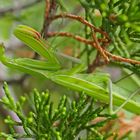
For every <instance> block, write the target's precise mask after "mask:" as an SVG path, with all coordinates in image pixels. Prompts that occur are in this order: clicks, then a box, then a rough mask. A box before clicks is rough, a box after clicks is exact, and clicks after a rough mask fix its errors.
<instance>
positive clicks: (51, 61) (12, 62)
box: [0, 25, 140, 114]
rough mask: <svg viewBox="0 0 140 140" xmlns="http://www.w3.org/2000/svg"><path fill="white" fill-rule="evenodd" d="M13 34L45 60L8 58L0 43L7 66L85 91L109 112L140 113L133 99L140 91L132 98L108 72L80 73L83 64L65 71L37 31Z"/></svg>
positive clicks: (1, 57) (22, 28)
mask: <svg viewBox="0 0 140 140" xmlns="http://www.w3.org/2000/svg"><path fill="white" fill-rule="evenodd" d="M14 35H15V36H16V37H17V38H18V39H20V40H21V41H22V42H23V43H24V44H26V45H27V46H29V47H30V48H31V49H33V50H34V51H35V52H36V53H38V54H39V55H40V56H41V57H43V58H44V59H45V60H35V59H30V58H8V57H7V56H5V48H4V45H3V44H1V45H0V61H1V62H2V63H3V64H4V65H6V66H7V67H9V68H13V69H17V70H19V71H22V72H25V73H28V74H31V75H35V76H37V75H38V76H41V77H45V78H47V79H50V80H52V81H53V82H55V83H57V84H59V85H62V86H64V87H67V88H69V89H72V90H75V91H79V92H84V93H86V94H87V95H89V96H92V97H94V98H95V99H97V100H99V101H101V102H103V103H107V104H109V110H110V113H116V112H117V111H118V110H120V109H121V108H124V109H126V110H128V111H130V112H133V113H136V114H140V103H138V102H136V101H134V100H132V97H133V96H134V95H135V94H136V93H138V92H140V90H138V91H136V92H134V93H132V94H130V95H129V94H128V93H127V92H126V91H124V90H123V89H121V88H119V87H116V86H115V85H114V84H111V80H110V76H109V75H108V74H106V73H101V72H97V73H93V74H84V73H81V72H82V71H83V70H84V69H85V66H84V65H83V64H77V65H76V66H75V67H73V68H71V69H63V68H62V65H61V63H60V62H59V59H58V58H57V55H56V52H55V51H54V50H53V49H52V48H51V47H49V46H48V45H47V44H46V43H45V41H44V40H43V38H42V37H41V35H40V34H39V33H38V32H37V31H36V30H34V29H32V28H30V27H28V26H25V25H19V26H17V27H16V29H15V30H14ZM108 85H109V88H108ZM124 93H125V95H124ZM113 104H114V105H116V106H118V109H117V110H116V111H113Z"/></svg>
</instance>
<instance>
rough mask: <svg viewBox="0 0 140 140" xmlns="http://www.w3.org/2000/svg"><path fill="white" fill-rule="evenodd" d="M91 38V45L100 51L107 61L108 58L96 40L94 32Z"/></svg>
mask: <svg viewBox="0 0 140 140" xmlns="http://www.w3.org/2000/svg"><path fill="white" fill-rule="evenodd" d="M92 38H93V40H94V41H95V42H93V43H92V46H94V47H95V48H96V49H97V50H98V51H99V52H100V54H101V55H102V56H103V57H104V59H105V62H107V63H108V62H109V58H108V56H107V55H106V54H105V53H104V49H103V48H102V47H101V46H100V43H99V42H98V40H97V37H96V34H95V33H93V34H92Z"/></svg>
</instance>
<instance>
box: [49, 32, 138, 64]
mask: <svg viewBox="0 0 140 140" xmlns="http://www.w3.org/2000/svg"><path fill="white" fill-rule="evenodd" d="M47 36H48V37H53V36H64V37H72V38H73V39H76V40H77V41H79V42H83V43H85V44H88V45H91V46H92V47H94V48H96V49H97V50H100V51H99V52H100V53H101V54H104V55H105V56H104V57H106V60H107V61H109V58H108V57H111V58H112V59H113V60H116V61H121V62H127V63H131V64H140V61H137V60H133V59H128V58H123V57H121V56H116V55H113V54H111V53H110V52H108V51H106V50H105V49H103V48H102V47H101V46H100V44H99V43H100V42H102V43H104V42H105V43H106V42H107V41H106V39H103V40H102V39H97V38H96V36H95V35H94V36H93V38H94V41H93V40H87V39H85V38H84V37H80V36H77V35H76V36H75V35H73V34H71V33H67V32H48V33H47ZM107 43H108V42H107Z"/></svg>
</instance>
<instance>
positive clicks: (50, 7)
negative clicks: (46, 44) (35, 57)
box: [41, 0, 57, 39]
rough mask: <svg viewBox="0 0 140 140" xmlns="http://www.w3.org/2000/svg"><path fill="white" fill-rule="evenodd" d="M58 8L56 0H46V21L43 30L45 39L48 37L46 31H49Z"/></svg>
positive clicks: (42, 33)
mask: <svg viewBox="0 0 140 140" xmlns="http://www.w3.org/2000/svg"><path fill="white" fill-rule="evenodd" d="M56 9H57V4H56V0H51V1H50V0H46V7H45V16H44V23H43V28H42V31H41V35H42V36H43V38H45V39H47V36H46V33H47V32H48V29H49V26H50V23H51V22H52V19H51V17H53V16H54V14H55V12H56Z"/></svg>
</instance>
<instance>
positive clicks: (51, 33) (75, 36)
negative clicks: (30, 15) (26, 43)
mask: <svg viewBox="0 0 140 140" xmlns="http://www.w3.org/2000/svg"><path fill="white" fill-rule="evenodd" d="M53 36H63V37H71V38H73V39H75V40H77V41H79V42H83V43H85V44H91V43H92V42H93V41H92V40H87V39H85V38H84V37H81V36H78V35H74V34H71V33H68V32H48V33H47V37H53Z"/></svg>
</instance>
